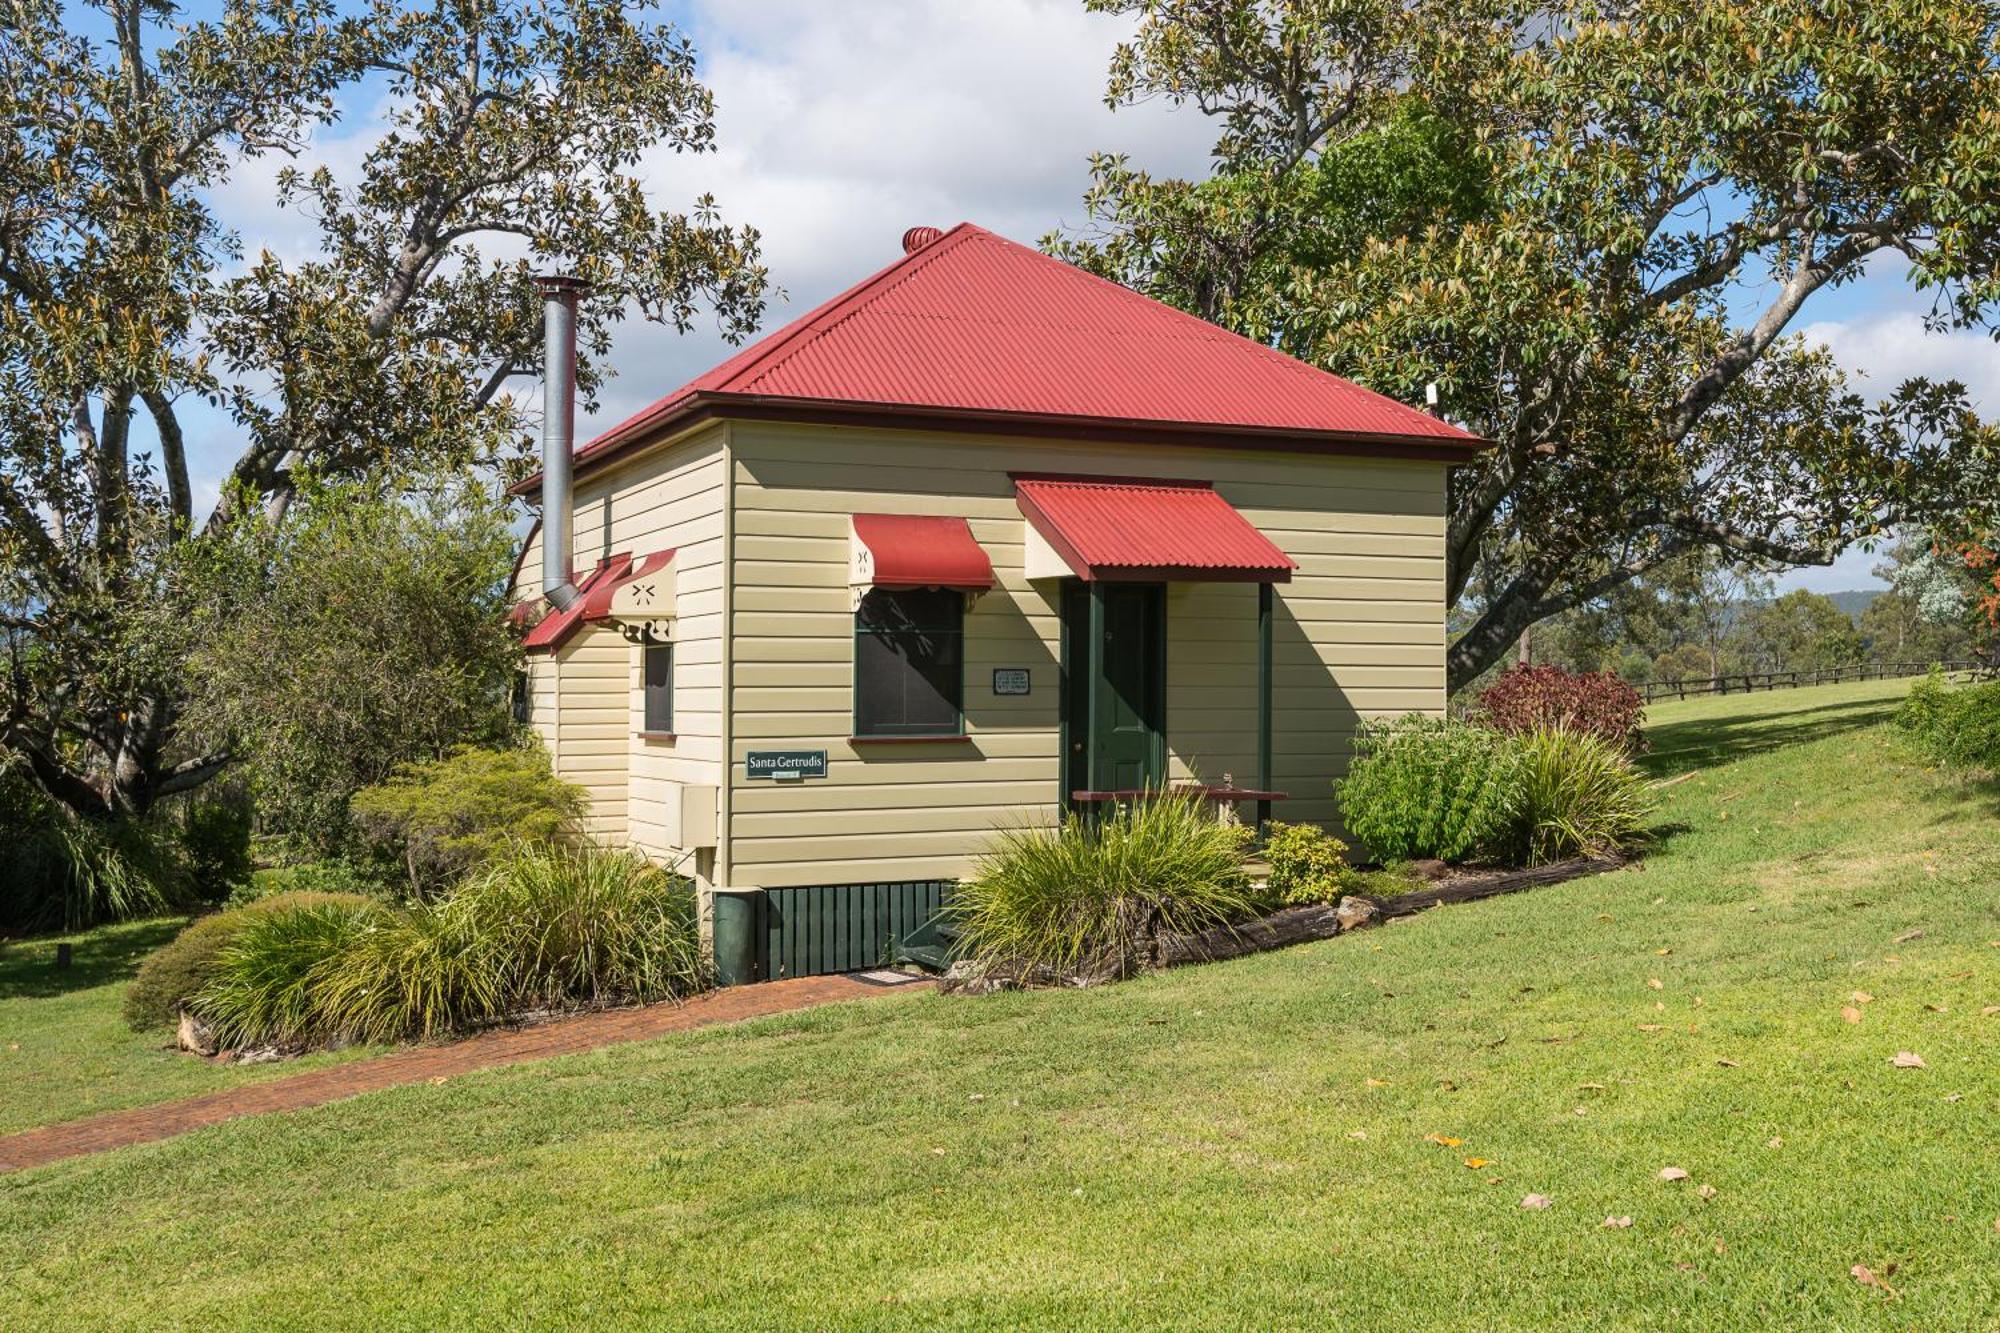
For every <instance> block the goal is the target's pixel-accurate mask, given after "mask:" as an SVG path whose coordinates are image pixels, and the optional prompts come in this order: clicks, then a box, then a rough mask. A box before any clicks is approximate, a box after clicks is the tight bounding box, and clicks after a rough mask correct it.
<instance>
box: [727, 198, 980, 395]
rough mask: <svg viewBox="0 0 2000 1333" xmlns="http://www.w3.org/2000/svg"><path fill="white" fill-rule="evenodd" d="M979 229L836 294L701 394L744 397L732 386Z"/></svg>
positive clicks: (945, 238)
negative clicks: (723, 379)
mask: <svg viewBox="0 0 2000 1333" xmlns="http://www.w3.org/2000/svg"><path fill="white" fill-rule="evenodd" d="M991 234H992V233H990V232H987V231H986V230H985V229H984V228H983V227H978V226H975V225H974V224H972V223H971V222H961V223H959V224H958V225H956V226H954V227H953V228H951V230H949V231H947V232H945V233H944V235H942V236H940V237H938V238H937V239H936V240H935V241H932V242H931V243H930V244H929V245H925V246H920V247H919V248H917V249H915V250H911V251H908V252H907V253H905V254H903V255H902V256H900V257H899V258H897V259H895V260H893V261H892V262H890V263H888V264H886V265H884V266H883V267H881V268H879V269H877V270H876V271H875V272H873V273H871V274H869V275H868V276H867V277H865V278H863V279H862V280H861V281H860V282H857V283H855V284H854V285H853V286H852V287H849V288H847V289H846V290H845V291H843V292H840V293H839V294H837V295H835V296H832V297H829V298H828V299H827V300H825V301H822V302H820V303H819V304H818V305H816V306H814V307H813V308H812V309H811V310H808V311H807V312H806V313H805V314H803V315H801V316H799V318H798V319H797V320H795V321H793V323H792V324H791V326H790V327H789V328H786V329H782V330H780V331H779V332H778V333H775V334H773V335H772V336H771V344H772V345H771V346H770V347H769V348H768V349H766V350H765V351H764V352H762V353H761V354H759V355H758V356H756V357H754V358H753V359H751V360H750V361H748V362H745V363H744V365H743V366H742V367H741V368H739V369H738V370H737V371H735V373H733V374H732V375H730V377H729V378H728V379H727V380H726V381H724V382H723V383H721V384H713V385H707V386H704V388H703V390H702V391H703V392H711V393H747V392H752V390H749V389H745V388H740V387H736V386H740V385H745V384H748V383H749V382H750V381H752V380H754V379H756V378H757V377H758V376H760V375H763V374H765V373H766V372H768V371H771V370H775V369H777V368H778V366H779V365H780V364H781V363H782V362H784V361H785V360H786V359H787V358H789V357H790V356H791V355H792V354H793V353H795V352H797V351H798V350H799V349H800V348H801V347H803V346H805V344H806V343H808V342H810V341H811V340H812V339H814V338H817V337H818V336H819V335H820V334H823V333H826V332H829V331H830V330H833V329H837V328H839V327H840V326H841V325H842V324H845V323H846V322H847V321H848V320H850V319H852V318H854V317H855V316H856V315H858V314H860V313H861V312H862V311H863V310H865V309H867V308H868V306H870V305H871V304H873V303H874V302H875V301H876V300H878V299H880V298H881V297H882V296H883V295H885V294H886V293H888V292H889V291H891V290H893V289H894V288H895V287H897V286H900V285H901V284H902V283H903V282H905V281H907V280H908V279H910V278H911V277H914V276H915V275H916V273H917V272H918V271H919V270H921V269H922V268H923V267H924V265H926V264H928V263H930V262H931V261H932V260H934V259H936V258H938V257H939V255H940V254H941V253H942V252H943V251H945V250H949V249H952V248H954V247H955V246H957V245H959V244H961V243H962V242H964V241H965V240H967V239H969V238H970V237H972V236H975V235H991Z"/></svg>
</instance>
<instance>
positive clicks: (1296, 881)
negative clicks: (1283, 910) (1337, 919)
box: [1264, 819, 1347, 907]
mask: <svg viewBox="0 0 2000 1333" xmlns="http://www.w3.org/2000/svg"><path fill="white" fill-rule="evenodd" d="M1346 853H1347V844H1346V843H1344V842H1342V841H1341V840H1340V839H1338V838H1336V837H1334V836H1333V835H1332V834H1331V833H1328V832H1327V831H1326V830H1325V829H1323V828H1321V827H1320V826H1319V825H1317V824H1285V823H1281V822H1279V821H1278V820H1275V819H1274V820H1272V821H1270V822H1269V823H1268V824H1266V825H1265V826H1264V859H1265V860H1266V861H1268V862H1270V863H1271V878H1270V882H1269V883H1268V885H1267V886H1266V888H1267V889H1268V891H1269V893H1270V895H1271V897H1272V898H1273V899H1275V900H1276V902H1277V903H1278V904H1279V905H1280V906H1285V907H1290V906H1294V905H1297V904H1300V903H1329V902H1332V901H1333V900H1334V899H1335V898H1337V897H1339V896H1340V890H1341V883H1342V880H1343V879H1345V877H1346V875H1347V857H1346Z"/></svg>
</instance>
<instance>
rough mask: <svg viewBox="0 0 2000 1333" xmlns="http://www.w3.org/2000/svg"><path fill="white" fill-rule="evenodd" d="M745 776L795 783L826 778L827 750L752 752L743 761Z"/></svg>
mask: <svg viewBox="0 0 2000 1333" xmlns="http://www.w3.org/2000/svg"><path fill="white" fill-rule="evenodd" d="M743 767H744V776H746V777H752V778H772V779H775V780H777V781H779V782H795V781H798V780H800V779H803V778H823V777H825V776H826V751H825V750H752V751H750V753H749V754H747V755H745V756H744V759H743Z"/></svg>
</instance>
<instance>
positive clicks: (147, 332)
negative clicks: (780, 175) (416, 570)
mask: <svg viewBox="0 0 2000 1333" xmlns="http://www.w3.org/2000/svg"><path fill="white" fill-rule="evenodd" d="M0 5H4V12H5V15H6V22H5V24H4V25H0V105H4V108H5V118H6V120H7V122H8V125H9V127H10V128H9V133H8V134H7V136H6V137H5V138H4V139H0V295H4V300H3V301H0V652H4V654H5V663H4V668H5V669H4V671H0V753H7V754H12V755H15V756H18V757H19V758H21V759H22V760H23V761H25V763H26V765H27V769H28V771H29V772H30V773H31V774H32V776H33V778H34V780H35V781H36V782H37V783H38V784H39V785H40V787H41V788H42V789H43V790H44V791H46V792H47V793H48V794H49V795H50V796H52V797H54V798H55V799H57V800H59V801H61V802H62V803H63V804H64V805H66V806H68V807H69V808H70V809H72V810H74V811H77V812H79V813H81V814H84V815H87V816H89V817H91V818H96V819H113V818H122V817H128V816H137V815H142V814H144V813H145V812H146V811H147V810H148V809H150V808H151V806H152V805H153V804H154V803H155V802H156V801H158V800H159V799H161V798H162V797H164V796H167V795H169V794H171V793H174V792H176V791H183V790H187V789H190V788H193V787H196V786H198V785H200V784H201V783H203V782H205V781H207V780H208V779H210V778H211V777H213V776H214V775H215V774H216V773H218V772H220V771H221V770H222V769H223V768H224V767H225V766H226V765H227V764H229V763H230V762H231V760H232V758H233V751H232V749H231V748H230V745H229V738H228V737H227V736H218V740H217V745H218V747H219V748H200V747H197V746H196V745H195V744H194V737H195V735H196V734H197V732H201V731H203V728H201V727H199V726H197V725H195V724H194V720H193V719H191V718H190V717H189V716H188V715H187V712H186V708H187V686H188V682H187V679H186V673H187V663H186V661H185V659H184V658H182V657H180V656H177V655H176V653H175V652H174V651H172V650H171V648H170V643H171V642H181V641H179V640H172V639H170V640H169V642H168V643H162V642H159V641H157V640H156V639H154V638H151V637H148V635H147V634H144V633H141V632H139V630H138V629H137V628H136V627H135V612H136V611H137V610H139V609H142V608H149V607H156V606H158V605H159V604H160V603H159V599H160V598H161V597H163V596H166V595H169V594H171V592H172V591H173V590H172V588H171V587H170V586H169V575H168V572H167V571H168V570H169V569H170V567H172V566H174V565H175V564H176V563H177V562H178V561H179V559H180V557H179V556H178V555H177V554H176V552H177V550H178V548H179V547H181V546H184V545H189V544H192V545H196V546H200V545H203V544H206V543H212V542H220V541H224V540H227V538H226V534H227V533H228V532H229V531H230V530H231V529H232V527H233V525H234V524H235V523H236V521H237V520H238V519H239V518H240V517H241V516H242V512H243V506H245V505H249V506H252V507H255V506H256V505H258V504H260V503H261V504H263V505H265V506H267V507H268V508H269V509H270V511H271V512H272V513H273V514H274V515H276V516H280V517H282V515H283V514H284V512H285V510H286V507H287V505H288V504H289V502H290V499H291V497H292V496H293V495H294V493H295V492H296V491H297V489H298V487H299V485H300V483H301V480H302V478H304V477H305V476H306V475H307V474H309V473H310V474H316V475H318V476H320V477H322V478H327V479H337V478H342V477H365V476H367V475H369V474H371V473H372V472H374V471H376V470H377V469H379V468H380V467H381V466H382V465H383V464H384V463H385V461H387V460H391V459H393V460H397V461H398V462H399V463H401V464H404V465H407V466H415V467H424V466H428V465H431V464H434V463H448V462H452V461H464V460H467V459H481V458H493V457H496V456H499V455H502V454H504V453H505V452H506V451H508V450H509V449H511V448H513V447H515V446H517V445H518V444H519V443H520V442H521V441H522V440H523V438H524V436H525V433H526V430H527V427H528V422H527V420H526V413H525V410H524V405H523V404H522V403H521V402H520V401H519V400H517V399H516V398H515V397H514V395H513V392H512V388H513V386H514V384H515V382H516V381H517V379H518V377H520V376H522V375H523V374H525V373H527V372H528V371H530V370H531V369H532V368H533V367H534V366H535V365H536V362H537V355H536V350H535V349H536V347H537V344H538V339H539V337H540V317H539V312H538V310H537V307H536V303H535V301H534V299H533V296H532V293H531V290H530V282H529V278H530V275H531V274H532V273H533V272H535V271H536V270H540V269H563V270H566V271H568V272H571V273H574V274H577V275H579V276H582V277H583V278H585V279H587V280H589V281H590V282H591V283H592V284H593V290H592V296H591V298H590V299H589V300H588V301H587V302H586V303H585V307H584V310H583V312H582V316H581V319H580V335H581V336H580V341H581V345H582V364H581V366H580V369H579V384H580V387H581V389H582V391H583V392H584V394H585V396H586V401H588V399H589V395H590V394H591V393H592V392H594V389H595V387H596V385H597V384H598V382H599V378H600V368H599V363H600V361H601V358H602V355H603V353H604V351H605V350H606V347H607V343H608V337H609V328H610V325H611V324H612V322H613V321H615V320H617V319H619V318H621V317H623V315H624V314H625V313H626V312H627V311H628V310H637V311H639V312H640V313H642V314H644V315H646V316H647V317H650V318H654V319H658V320H662V321H665V322H668V323H671V324H673V325H675V326H676V327H680V328H685V327H687V326H688V324H689V322H690V321H691V320H692V319H693V317H694V315H695V313H696V311H697V308H698V307H699V306H701V305H702V304H708V305H712V306H713V307H714V308H715V310H716V311H717V314H718V318H719V319H720V321H721V322H722V325H723V327H724V329H725V331H726V332H728V333H729V334H730V335H731V336H739V335H741V334H742V333H744V332H746V331H747V330H748V329H750V328H751V327H752V326H754V324H755V322H756V319H757V318H758V316H759V314H760V312H761V292H762V290H763V285H764V280H765V275H764V270H763V269H762V268H761V267H760V266H759V265H758V263H757V258H756V247H757V235H756V233H755V232H754V231H751V230H749V229H748V228H742V229H737V228H732V227H730V226H728V225H726V224H724V223H723V222H722V220H721V219H720V218H719V217H718V215H717V212H716V209H715V205H714V203H713V201H712V200H711V199H709V198H707V197H703V198H701V199H699V200H697V201H696V202H695V203H694V205H693V206H692V208H691V209H689V210H687V211H685V212H675V211H661V210H657V209H656V208H655V207H654V205H653V204H652V202H651V201H650V200H649V199H648V198H647V195H646V192H645V190H644V188H643V186H642V184H641V182H640V180H639V178H638V177H637V175H636V174H635V170H636V168H637V166H638V164H639V162H640V160H641V158H642V157H643V156H644V155H646V154H648V153H649V152H651V151H653V150H654V149H656V148H661V147H664V148H667V149H671V150H673V151H676V152H682V151H686V152H700V151H703V150H705V149H707V148H708V147H709V146H710V144H711V140H712V137H713V122H712V105H711V100H710V97H709V94H708V91H707V90H706V89H705V88H704V87H703V86H702V85H701V83H700V82H699V81H698V80H697V79H696V77H695V57H694V52H693V50H692V49H691V47H690V46H689V45H688V43H687V41H686V40H685V38H683V37H682V36H681V35H680V34H679V33H677V32H676V31H675V30H674V29H673V28H672V27H671V26H669V25H666V24H658V23H650V22H642V21H638V20H635V19H634V18H632V17H631V16H630V15H629V13H628V11H627V7H626V6H624V5H623V4H620V3H617V0H439V2H438V3H435V4H427V5H421V6H416V5H411V6H410V7H408V8H405V7H404V6H403V4H401V3H398V0H371V2H370V3H368V4H366V5H365V6H364V7H363V8H362V10H361V12H360V13H358V14H357V13H353V12H350V11H351V9H352V7H342V8H339V9H337V8H336V7H335V5H333V4H332V3H330V2H329V0H222V2H221V3H220V5H219V13H218V15H217V16H216V17H213V18H209V19H204V20H199V21H183V20H182V19H181V18H180V16H179V15H178V14H177V13H176V11H175V9H174V7H173V6H172V5H171V4H169V3H163V2H162V0H100V3H99V4H98V5H97V6H96V8H98V9H99V10H101V11H102V18H103V19H104V20H105V22H104V23H103V24H101V25H95V26H98V27H104V28H107V29H108V32H107V35H105V36H103V37H98V36H94V35H86V34H85V33H83V32H81V31H72V30H70V29H69V28H68V27H67V26H66V21H67V20H68V18H69V17H70V16H71V15H72V14H73V12H74V10H75V7H74V6H67V5H64V4H62V3H60V0H0ZM364 93H366V94H367V95H375V94H380V95H381V96H382V97H383V98H384V102H383V110H382V112H381V114H382V115H383V117H384V119H385V120H386V126H385V131H384V133H383V135H382V137H381V138H380V139H379V141H377V142H376V143H375V145H374V147H373V148H372V149H370V150H369V152H368V153H367V154H366V155H365V156H364V157H363V158H362V159H361V162H360V164H359V166H358V167H357V168H356V169H355V170H354V172H353V173H352V175H351V176H349V177H345V178H343V177H340V176H336V175H335V174H333V173H332V172H331V171H330V170H328V169H326V168H318V169H314V170H311V171H306V170H303V169H301V168H297V167H287V168H286V169H285V170H284V171H282V172H281V173H279V175H278V177H277V195H278V199H279V202H280V203H282V204H284V205H286V206H288V207H291V208H294V209H297V210H300V211H302V212H303V213H304V214H305V215H306V216H308V217H310V218H312V219H313V220H315V221H316V222H317V224H318V229H319V235H320V244H319V253H318V254H317V255H315V256H313V257H310V258H307V259H304V260H298V261H288V260H284V259H280V258H279V257H277V256H275V255H272V254H270V253H269V252H268V251H266V252H262V253H259V254H257V255H256V256H254V257H247V258H243V260H242V262H241V263H239V262H237V261H238V259H239V256H240V250H239V245H238V241H237V238H236V237H235V236H234V234H233V233H231V232H230V230H229V229H228V219H226V218H222V217H218V216H217V215H216V214H215V213H214V212H213V210H212V208H211V205H210V203H209V200H210V199H212V198H213V197H214V190H215V187H217V186H218V185H220V184H221V183H223V182H224V181H225V180H226V179H227V178H228V177H229V175H230V173H231V172H232V171H233V170H235V169H236V168H237V167H239V166H240V164H241V163H242V162H243V161H244V160H245V159H247V158H251V157H256V156H258V155H262V154H270V153H289V154H296V153H299V152H300V151H301V150H302V149H303V148H304V147H305V146H306V144H307V141H308V139H309V136H310V133H311V131H312V130H313V128H314V127H316V126H319V125H323V124H326V123H327V122H329V121H331V120H332V119H333V118H334V117H335V115H336V114H337V111H338V109H339V106H340V99H341V98H342V97H343V96H359V95H363V94H364ZM203 405H206V410H191V409H199V408H202V406H203ZM217 422H222V423H225V424H220V425H217V424H214V423H217ZM190 430H196V431H204V432H212V433H213V434H215V435H216V436H217V437H219V438H217V439H216V440H213V441H211V442H210V443H211V444H212V445H221V446H224V447H227V448H228V449H230V450H232V451H233V454H234V459H235V461H234V463H233V465H231V467H230V471H229V477H228V481H227V484H226V485H225V486H224V487H223V491H222V495H223V498H222V500H221V502H220V503H219V504H218V505H217V506H216V507H215V508H214V510H213V511H212V512H211V513H209V514H208V515H207V516H206V517H204V516H203V515H201V514H198V513H197V512H196V510H195V505H194V486H193V481H194V478H193V477H192V476H191V474H190V470H189V464H188V457H189V452H190V449H191V447H192V444H193V443H194V441H191V440H190V438H189V432H190ZM183 646H185V644H184V643H183ZM207 734H210V735H217V733H216V732H215V731H214V729H213V728H209V729H207Z"/></svg>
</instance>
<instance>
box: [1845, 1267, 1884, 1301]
mask: <svg viewBox="0 0 2000 1333" xmlns="http://www.w3.org/2000/svg"><path fill="white" fill-rule="evenodd" d="M1847 1271H1848V1274H1849V1275H1850V1276H1851V1277H1853V1279H1854V1280H1855V1281H1856V1282H1859V1283H1860V1284H1861V1285H1862V1286H1864V1287H1876V1288H1879V1289H1880V1290H1882V1291H1885V1292H1887V1293H1888V1294H1889V1295H1891V1296H1894V1295H1895V1294H1896V1289H1895V1288H1894V1287H1892V1286H1890V1285H1889V1284H1888V1283H1886V1282H1884V1281H1883V1280H1882V1279H1881V1278H1879V1277H1876V1276H1875V1271H1874V1270H1873V1269H1871V1268H1870V1267H1869V1266H1868V1265H1867V1264H1856V1265H1854V1267H1852V1268H1850V1269H1848V1270H1847Z"/></svg>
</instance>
